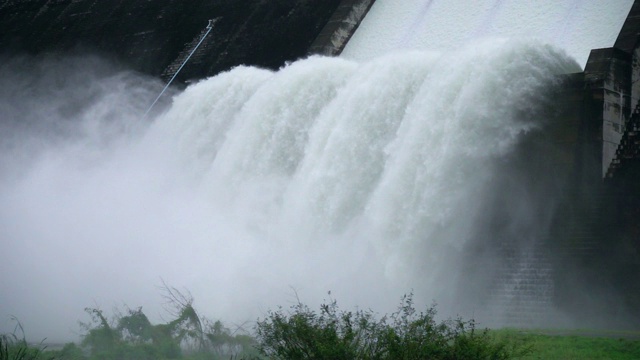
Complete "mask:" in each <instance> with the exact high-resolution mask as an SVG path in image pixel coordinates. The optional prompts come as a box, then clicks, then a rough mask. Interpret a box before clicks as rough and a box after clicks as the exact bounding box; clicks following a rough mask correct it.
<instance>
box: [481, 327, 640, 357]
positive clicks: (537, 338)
mask: <svg viewBox="0 0 640 360" xmlns="http://www.w3.org/2000/svg"><path fill="white" fill-rule="evenodd" d="M491 334H492V336H494V337H496V339H500V340H503V341H510V342H514V343H520V344H529V345H530V346H531V347H532V352H531V353H530V354H528V355H526V356H523V357H521V359H525V360H531V359H545V360H554V359H562V360H572V359H575V360H596V359H611V360H637V359H640V332H624V331H600V330H558V329H550V330H518V329H501V330H492V331H491Z"/></svg>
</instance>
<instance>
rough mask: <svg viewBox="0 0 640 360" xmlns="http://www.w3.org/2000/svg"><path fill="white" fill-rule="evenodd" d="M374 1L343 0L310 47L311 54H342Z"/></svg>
mask: <svg viewBox="0 0 640 360" xmlns="http://www.w3.org/2000/svg"><path fill="white" fill-rule="evenodd" d="M374 3H375V0H343V1H342V3H340V5H338V8H337V9H336V11H335V12H334V13H333V15H332V16H331V18H330V19H329V22H327V24H326V25H325V26H324V28H323V29H322V30H321V31H320V34H319V35H318V37H317V38H316V39H315V41H314V42H313V43H312V44H311V46H310V47H309V54H310V55H314V54H317V55H325V56H337V55H340V53H342V50H344V48H345V46H346V45H347V42H349V39H351V36H353V34H354V33H355V32H356V30H357V29H358V26H360V23H361V22H362V20H363V19H364V17H365V16H366V15H367V13H368V12H369V10H370V9H371V7H372V6H373V4H374Z"/></svg>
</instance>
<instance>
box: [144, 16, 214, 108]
mask: <svg viewBox="0 0 640 360" xmlns="http://www.w3.org/2000/svg"><path fill="white" fill-rule="evenodd" d="M218 19H219V18H215V19H210V20H209V23H208V24H207V27H206V29H207V32H206V33H205V34H204V35H202V38H201V39H200V41H199V42H198V45H196V46H195V47H194V48H193V50H191V53H190V54H189V56H187V58H186V59H185V60H184V62H183V63H182V65H180V67H179V68H178V71H176V72H175V74H173V76H172V77H171V80H169V82H168V83H167V85H166V86H165V87H164V89H162V91H161V92H160V94H159V95H158V97H157V98H156V99H155V100H154V101H153V103H152V104H151V106H149V108H148V109H147V111H145V113H144V115H142V118H143V119H144V118H146V117H147V115H148V114H149V112H151V109H153V107H154V106H155V105H156V103H157V102H158V100H160V98H161V97H162V95H163V94H164V92H165V91H167V89H168V88H169V85H171V83H172V82H173V80H174V79H175V78H176V76H178V73H180V70H182V68H183V67H184V65H185V64H186V63H187V62H188V61H189V59H191V56H192V55H193V54H194V53H195V52H196V50H198V47H200V44H202V42H203V41H204V39H205V38H206V37H207V35H209V32H211V29H213V24H215V23H216V21H218Z"/></svg>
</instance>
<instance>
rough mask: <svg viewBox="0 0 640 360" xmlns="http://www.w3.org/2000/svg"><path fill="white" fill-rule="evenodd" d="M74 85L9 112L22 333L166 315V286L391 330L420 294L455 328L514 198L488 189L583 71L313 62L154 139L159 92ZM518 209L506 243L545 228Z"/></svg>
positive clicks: (486, 57)
mask: <svg viewBox="0 0 640 360" xmlns="http://www.w3.org/2000/svg"><path fill="white" fill-rule="evenodd" d="M65 66H66V65H64V66H63V65H59V66H58V67H59V68H64V67H65ZM95 67H96V66H92V68H91V69H90V70H86V71H95ZM79 68H80V66H75V67H74V72H76V73H79V75H78V76H77V77H75V78H72V79H68V78H65V77H62V79H64V80H61V79H54V80H51V81H48V80H46V79H44V80H42V79H40V80H37V79H39V78H38V77H34V79H31V80H30V81H25V82H24V83H19V84H15V83H14V85H16V86H14V87H13V88H12V89H13V92H12V94H4V95H3V99H9V100H10V101H18V104H19V105H16V109H15V112H13V113H12V111H13V110H12V109H13V108H12V107H10V106H6V107H4V106H3V109H4V110H3V111H5V113H3V117H4V118H5V119H8V118H14V117H15V118H17V117H19V118H20V119H23V120H24V121H27V120H28V121H30V122H29V124H31V125H30V126H27V127H26V128H23V127H18V126H14V125H12V124H11V122H5V123H4V125H3V126H4V129H6V133H7V134H9V136H7V137H5V138H4V140H3V143H2V144H1V145H2V150H3V151H2V154H1V155H0V165H2V169H3V171H2V175H1V176H0V231H1V235H2V238H3V241H4V243H5V250H6V251H3V252H2V254H0V272H2V273H3V274H12V276H10V277H3V279H2V282H0V293H3V294H12V296H11V297H10V298H9V299H6V300H2V304H3V309H4V310H5V311H9V312H11V313H12V314H15V315H16V316H18V317H19V318H20V319H21V320H23V322H24V323H25V328H38V327H42V325H41V324H39V322H40V321H41V320H42V319H51V323H52V324H54V323H55V324H66V325H65V326H66V328H71V327H72V326H73V325H72V324H74V323H75V319H76V318H77V317H78V316H79V314H80V312H81V309H82V308H83V307H85V306H91V305H92V304H93V303H94V302H95V301H97V300H96V299H99V302H100V304H99V305H101V306H103V307H105V308H109V307H111V306H112V305H113V304H118V303H121V302H125V303H127V304H129V305H130V306H145V309H148V310H149V313H151V314H153V313H154V311H155V313H156V314H158V313H161V305H160V304H159V301H158V292H157V288H156V287H155V286H156V285H158V283H159V282H160V279H164V281H166V282H167V283H169V284H172V285H175V286H177V287H185V288H187V289H189V290H190V291H191V292H192V293H193V295H194V297H195V298H196V303H195V305H196V307H198V308H200V309H201V311H202V312H203V314H205V315H209V316H211V317H214V318H222V319H231V320H234V319H241V320H246V319H254V318H255V317H257V316H260V315H261V314H263V313H264V311H265V310H266V309H268V308H270V307H274V306H276V305H278V304H280V305H285V306H286V304H287V303H288V302H290V301H291V300H292V296H293V293H294V292H295V293H297V294H298V296H300V298H301V300H303V301H306V302H309V303H311V304H313V302H317V301H320V300H321V299H322V298H323V297H326V292H327V291H332V294H334V295H333V296H336V298H337V299H339V300H340V301H341V302H342V303H343V304H345V306H347V307H348V306H352V305H356V304H357V305H359V306H361V307H366V308H368V307H371V308H374V309H377V310H379V311H384V312H386V311H390V310H393V309H394V305H395V304H396V303H397V300H398V299H399V298H400V296H401V295H402V294H404V293H407V292H410V291H414V292H415V293H416V295H419V297H420V299H422V300H421V301H424V302H426V303H428V302H430V301H431V300H436V301H438V302H440V303H441V304H442V306H441V308H442V310H443V311H448V310H450V311H451V312H453V313H455V312H456V311H457V309H455V308H451V309H449V308H448V307H450V306H451V307H453V305H454V303H453V299H455V298H456V296H457V294H458V293H457V291H458V288H459V284H460V281H459V280H460V279H461V278H464V277H465V276H467V275H469V274H468V273H466V272H465V271H466V270H465V269H466V267H465V266H464V264H461V263H460V261H461V259H463V254H464V252H465V249H467V248H468V246H469V244H472V243H477V242H478V241H480V240H481V239H479V238H481V237H482V236H480V234H484V232H485V230H486V229H485V228H483V226H484V225H483V218H484V216H485V215H486V212H487V209H490V208H492V206H493V205H491V204H488V203H487V199H491V198H492V194H495V193H500V192H503V193H504V192H507V191H508V190H507V189H496V188H495V186H494V185H495V179H496V178H499V177H500V176H501V174H500V171H499V169H501V164H503V163H504V162H505V161H507V160H508V159H509V158H510V157H512V155H513V154H514V153H516V152H517V150H518V149H519V147H520V144H521V143H522V141H523V139H526V138H527V137H528V136H529V135H530V134H532V133H536V132H538V131H539V130H541V129H543V128H544V126H545V123H546V121H547V120H548V119H547V118H546V117H544V116H542V115H540V114H541V113H540V112H539V111H538V110H539V109H538V107H539V105H544V104H546V103H547V102H548V100H549V97H550V96H552V94H553V91H552V90H553V88H554V86H556V85H557V81H558V77H557V76H556V75H557V74H564V73H569V72H575V71H578V69H579V67H578V65H577V64H576V62H575V61H574V60H572V59H571V58H570V57H569V56H567V55H566V54H565V53H563V52H562V51H560V50H557V49H555V48H553V47H551V46H548V45H542V44H539V43H536V42H523V41H504V40H493V41H485V42H479V43H476V44H473V45H470V46H466V47H464V48H461V49H459V50H457V51H451V52H443V53H436V52H417V51H416V52H398V53H395V54H392V55H387V56H382V57H379V58H376V59H374V60H371V61H360V62H357V61H351V60H345V59H340V58H323V57H311V58H309V59H304V60H300V61H297V62H293V63H291V64H288V65H287V66H286V67H284V68H282V69H281V70H279V71H276V72H272V71H267V70H262V69H256V68H251V67H242V66H241V67H237V68H235V69H232V70H230V71H228V72H225V73H222V74H220V75H218V76H215V77H212V78H210V79H206V80H202V81H200V82H198V83H196V84H193V85H191V86H189V87H188V88H187V89H186V90H185V91H183V92H181V93H179V94H177V95H176V96H175V98H174V99H173V103H172V105H171V106H170V107H169V108H168V109H167V111H166V112H165V113H164V114H162V115H161V116H159V117H158V118H156V119H153V120H149V122H148V123H142V121H146V120H139V119H140V118H141V115H142V113H143V110H144V109H145V105H146V104H145V103H144V101H141V99H152V97H153V93H152V92H151V91H149V90H150V89H153V88H158V87H159V85H160V84H158V83H157V82H153V81H150V80H148V79H142V78H139V77H137V76H134V75H132V74H127V73H121V72H117V71H112V72H107V73H106V75H103V76H102V77H100V78H98V79H95V78H89V79H87V78H85V77H83V76H80V75H82V74H83V73H82V71H80V69H79ZM58 70H59V71H60V73H64V70H61V69H58ZM35 75H37V73H36V74H35ZM5 79H6V77H5ZM38 81H41V82H40V83H39V82H38ZM43 82H44V83H43ZM34 84H36V88H38V89H41V92H39V93H36V95H33V96H35V97H34V98H32V99H27V100H29V101H27V102H22V103H20V101H22V100H19V99H23V100H24V98H23V97H22V96H21V95H20V94H21V93H22V92H23V91H24V89H33V86H34ZM61 84H62V85H61ZM60 86H62V88H60ZM3 88H4V89H7V88H9V87H8V86H3ZM9 100H7V101H9ZM74 104H75V105H74ZM56 116H58V117H59V118H55V117H56ZM51 117H54V118H55V119H58V121H57V122H56V121H46V120H47V119H49V118H51ZM59 123H65V124H67V123H68V124H69V126H64V127H62V130H60V131H59V132H60V134H58V135H55V134H54V133H55V130H56V129H59V128H60V126H61V125H60V124H59ZM130 124H136V126H131V125H130ZM27 134H28V136H27ZM54 135H55V136H54ZM8 139H14V140H15V141H13V140H12V141H9V140H8ZM513 200H514V203H517V204H518V206H514V208H517V209H520V210H521V211H520V214H518V216H513V218H511V219H510V220H508V222H509V224H507V225H505V228H509V229H512V230H513V231H524V229H528V228H529V227H531V226H532V224H533V223H534V222H535V221H533V220H531V221H528V220H527V215H526V214H527V213H528V212H527V209H526V206H527V205H526V204H522V203H520V202H519V201H518V200H517V199H516V198H514V199H513ZM507 207H508V206H507ZM523 207H524V208H523ZM527 221H528V222H527ZM521 223H526V224H527V226H521V225H520V224H521ZM523 236H526V234H524V235H523ZM25 302H27V303H30V304H31V306H30V307H29V309H27V310H25V307H24V306H23V305H24V303H25ZM52 308H53V309H59V308H60V309H65V310H64V311H60V312H59V313H55V314H51V313H49V309H52ZM27 311H28V312H27ZM69 319H72V320H71V321H70V320H69ZM57 326H59V325H57ZM42 331H45V330H42ZM50 333H51V329H49V332H48V334H50ZM36 334H38V333H37V332H36Z"/></svg>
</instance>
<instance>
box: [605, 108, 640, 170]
mask: <svg viewBox="0 0 640 360" xmlns="http://www.w3.org/2000/svg"><path fill="white" fill-rule="evenodd" d="M637 159H640V102H638V104H637V105H636V108H635V109H634V110H633V113H632V114H631V118H630V119H629V121H628V122H627V126H626V128H625V131H624V133H623V134H622V138H621V139H620V144H618V149H617V150H616V155H615V157H614V158H613V160H611V164H609V168H608V169H607V173H606V174H605V176H604V178H605V180H606V179H611V178H613V177H614V176H615V174H616V172H618V171H619V169H620V168H622V167H624V166H625V165H624V164H625V163H628V162H629V161H631V160H637Z"/></svg>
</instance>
